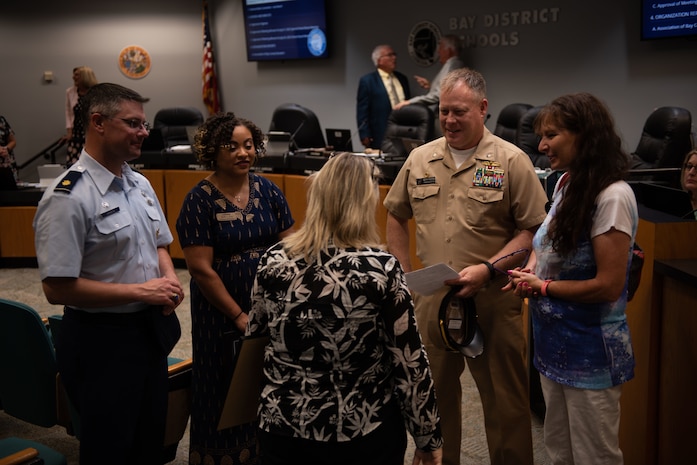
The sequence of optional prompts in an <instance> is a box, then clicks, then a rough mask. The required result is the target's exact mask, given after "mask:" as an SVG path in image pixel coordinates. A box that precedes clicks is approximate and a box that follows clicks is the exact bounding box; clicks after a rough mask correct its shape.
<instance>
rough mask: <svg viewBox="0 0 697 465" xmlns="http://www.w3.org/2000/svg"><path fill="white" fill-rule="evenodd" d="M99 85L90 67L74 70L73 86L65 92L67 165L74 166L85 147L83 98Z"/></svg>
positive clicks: (64, 138)
mask: <svg viewBox="0 0 697 465" xmlns="http://www.w3.org/2000/svg"><path fill="white" fill-rule="evenodd" d="M96 84H98V81H97V77H96V76H95V74H94V71H92V68H90V67H89V66H77V67H75V68H73V86H72V87H69V88H68V89H67V90H66V91H65V128H66V135H65V136H64V137H63V140H65V141H67V142H68V155H67V159H66V164H67V165H68V166H70V165H72V164H73V163H75V162H76V161H77V159H78V158H80V154H81V153H82V147H83V146H84V145H85V127H84V122H83V121H82V119H81V116H80V115H82V97H83V96H84V95H85V94H86V93H87V91H88V90H90V89H91V88H92V87H93V86H94V85H96Z"/></svg>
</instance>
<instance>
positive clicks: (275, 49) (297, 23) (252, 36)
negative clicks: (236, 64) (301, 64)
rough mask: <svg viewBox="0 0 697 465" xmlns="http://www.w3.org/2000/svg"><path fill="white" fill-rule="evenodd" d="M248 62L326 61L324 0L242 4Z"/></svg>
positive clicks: (265, 0) (245, 0) (270, 0)
mask: <svg viewBox="0 0 697 465" xmlns="http://www.w3.org/2000/svg"><path fill="white" fill-rule="evenodd" d="M243 6H244V8H243V9H244V29H245V37H246V41H247V61H272V60H301V59H317V58H327V56H328V50H327V15H326V9H325V0H243Z"/></svg>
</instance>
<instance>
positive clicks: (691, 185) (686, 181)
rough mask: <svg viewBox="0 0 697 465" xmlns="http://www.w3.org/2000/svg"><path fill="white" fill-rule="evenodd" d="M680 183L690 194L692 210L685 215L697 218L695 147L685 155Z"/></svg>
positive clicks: (696, 153)
mask: <svg viewBox="0 0 697 465" xmlns="http://www.w3.org/2000/svg"><path fill="white" fill-rule="evenodd" d="M680 184H681V185H682V188H683V189H685V190H686V191H687V193H688V194H690V202H692V211H691V212H690V213H688V215H686V217H688V216H692V217H694V218H695V219H696V220H697V149H694V150H691V151H690V152H689V153H688V154H687V156H686V157H685V161H684V163H683V165H682V173H681V174H680Z"/></svg>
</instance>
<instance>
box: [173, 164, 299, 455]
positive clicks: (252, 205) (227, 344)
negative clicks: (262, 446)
mask: <svg viewBox="0 0 697 465" xmlns="http://www.w3.org/2000/svg"><path fill="white" fill-rule="evenodd" d="M249 176H250V182H249V185H250V190H249V191H250V192H249V202H248V203H247V206H246V207H245V208H244V209H239V208H238V207H236V206H235V205H234V204H232V202H230V201H228V200H227V199H226V198H225V196H224V194H223V193H221V192H220V191H219V190H218V189H216V188H215V186H214V185H213V184H211V183H210V182H209V181H207V180H203V181H201V182H200V183H199V184H198V185H197V186H195V187H194V188H193V189H192V190H191V191H190V192H189V193H188V195H187V196H186V199H185V200H184V204H183V205H182V209H181V212H180V213H179V218H178V219H177V233H178V235H179V242H180V243H181V246H182V248H186V247H187V246H192V245H203V246H209V247H213V264H212V266H213V269H214V270H215V271H216V273H217V274H218V275H219V276H220V278H221V279H222V281H223V283H224V284H225V287H226V289H227V291H228V293H229V294H230V295H231V296H232V298H233V299H235V301H236V302H237V303H238V304H239V305H240V307H241V308H242V309H243V310H244V311H245V312H248V311H249V309H250V291H251V287H252V283H253V282H254V275H255V273H256V269H257V264H258V262H259V258H260V257H261V255H262V254H263V253H264V252H265V251H266V249H268V248H269V247H270V246H271V245H273V244H274V243H276V242H277V241H278V239H279V238H278V234H279V233H280V232H282V231H285V230H286V229H288V228H290V227H291V226H292V225H293V218H292V216H291V214H290V210H289V208H288V204H287V202H286V199H285V197H284V196H283V193H282V192H281V190H280V189H279V188H278V187H277V186H276V185H275V184H273V183H272V182H271V181H269V180H267V179H265V178H263V177H260V176H257V175H254V174H252V173H250V175H249ZM191 329H192V346H193V361H194V365H193V381H192V408H191V427H190V435H191V444H190V450H189V463H190V464H192V465H198V464H206V465H218V464H225V465H233V464H254V463H257V452H256V449H257V448H256V433H255V431H256V425H255V424H249V425H242V426H239V427H234V428H228V429H225V430H223V431H218V430H217V426H218V421H219V420H220V414H221V412H222V410H223V404H224V402H225V397H226V396H227V392H228V387H229V384H230V379H231V377H232V372H233V365H234V360H235V358H236V356H237V350H238V348H239V342H240V339H241V337H242V333H241V332H239V331H238V330H237V328H236V327H235V324H234V322H233V321H231V320H230V319H229V318H227V317H226V316H225V315H223V313H221V312H220V311H219V310H218V309H216V308H215V307H213V306H212V305H211V304H210V303H209V302H208V301H207V300H206V298H205V296H204V295H203V293H202V292H201V290H200V289H199V287H198V285H197V283H196V281H195V280H194V279H192V280H191Z"/></svg>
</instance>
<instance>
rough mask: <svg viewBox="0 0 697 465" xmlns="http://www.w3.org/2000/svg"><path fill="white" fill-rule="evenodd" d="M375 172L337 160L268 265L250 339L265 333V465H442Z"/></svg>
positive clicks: (426, 377) (360, 161)
mask: <svg viewBox="0 0 697 465" xmlns="http://www.w3.org/2000/svg"><path fill="white" fill-rule="evenodd" d="M379 174H380V172H379V170H378V169H377V168H376V167H375V165H374V163H373V162H372V160H371V159H369V158H367V157H365V156H361V155H354V154H350V153H347V152H343V153H340V154H338V155H336V156H333V157H331V158H330V159H329V160H328V161H327V163H326V164H325V165H324V166H323V167H322V169H321V170H320V171H318V172H317V173H316V174H313V175H312V177H311V178H310V180H309V182H310V184H309V190H308V207H307V216H306V219H305V223H304V224H303V226H302V227H301V228H300V230H298V231H297V232H296V233H295V234H292V235H290V236H289V237H287V238H285V239H283V240H282V241H281V242H280V243H278V244H276V245H274V246H273V247H271V248H270V249H269V250H268V251H267V252H266V253H265V254H264V255H263V256H262V257H261V260H260V262H259V268H258V269H257V275H256V279H255V282H254V286H253V288H252V310H251V312H250V314H249V323H248V324H247V332H246V334H247V336H249V337H254V336H261V335H269V336H270V342H269V343H268V345H267V346H266V350H265V354H264V378H263V380H262V394H261V403H260V406H259V431H258V433H257V434H258V438H259V447H260V454H261V463H262V464H264V465H280V464H296V463H312V464H327V465H330V464H331V465H335V464H356V463H360V464H362V465H402V464H403V463H404V453H405V450H406V445H407V438H406V429H408V430H409V432H410V433H411V435H412V436H413V438H414V441H415V443H416V452H415V454H416V461H415V463H419V462H421V461H423V463H425V464H440V463H441V455H442V449H441V448H442V445H443V439H442V436H441V432H440V415H439V413H438V408H437V406H436V397H435V388H434V384H433V380H432V378H431V370H430V367H429V363H428V358H427V357H426V351H425V349H424V347H423V344H422V341H421V337H420V336H419V331H418V329H417V327H416V318H415V316H414V306H413V303H412V300H411V296H410V294H409V289H408V288H407V286H406V281H405V278H404V274H403V271H402V268H401V266H400V265H399V262H398V261H397V259H396V258H395V257H394V256H393V255H392V254H390V253H388V252H385V251H384V250H382V249H381V248H380V246H379V243H380V235H379V232H378V228H377V224H376V223H375V220H374V217H375V209H376V207H377V203H378V201H379V198H380V195H379V190H378V178H379V176H378V175H379Z"/></svg>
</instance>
